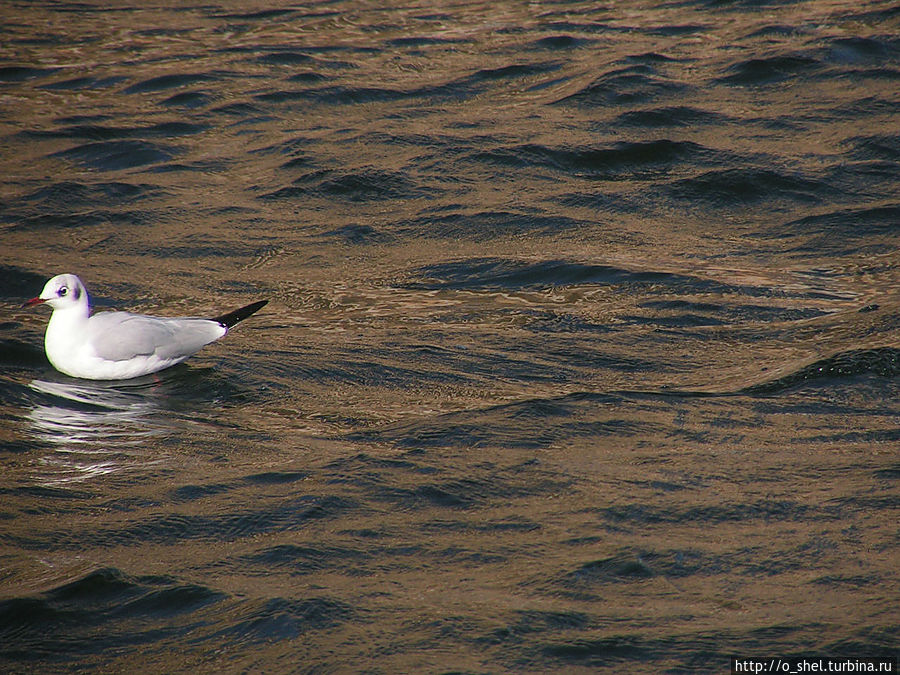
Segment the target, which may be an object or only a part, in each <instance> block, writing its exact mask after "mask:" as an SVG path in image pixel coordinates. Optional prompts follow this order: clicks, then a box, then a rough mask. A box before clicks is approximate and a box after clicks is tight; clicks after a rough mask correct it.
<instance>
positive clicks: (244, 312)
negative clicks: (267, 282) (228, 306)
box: [213, 300, 269, 328]
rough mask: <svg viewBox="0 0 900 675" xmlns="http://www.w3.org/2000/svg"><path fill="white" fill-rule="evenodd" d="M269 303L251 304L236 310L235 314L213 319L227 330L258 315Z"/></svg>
mask: <svg viewBox="0 0 900 675" xmlns="http://www.w3.org/2000/svg"><path fill="white" fill-rule="evenodd" d="M267 302H269V301H268V300H260V301H259V302H253V303H250V304H249V305H246V306H245V307H241V308H240V309H236V310H234V311H233V312H228V314H223V315H222V316H217V317H216V318H214V319H213V321H215V322H216V323H218V324H220V325H222V326H224V327H225V328H231V327H232V326H233V325H234V324H236V323H238V322H240V321H243V320H244V319H246V318H247V317H248V316H250V315H251V314H256V313H257V312H258V311H259V310H260V309H262V307H263V306H264V305H265V304H266V303H267Z"/></svg>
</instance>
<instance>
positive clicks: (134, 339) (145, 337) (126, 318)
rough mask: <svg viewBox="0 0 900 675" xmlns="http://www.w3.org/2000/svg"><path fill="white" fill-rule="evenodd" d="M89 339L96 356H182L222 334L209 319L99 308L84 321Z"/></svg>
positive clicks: (124, 358) (166, 357) (125, 358)
mask: <svg viewBox="0 0 900 675" xmlns="http://www.w3.org/2000/svg"><path fill="white" fill-rule="evenodd" d="M88 331H89V339H90V342H91V344H92V345H93V347H94V351H95V352H96V353H97V356H100V357H101V358H104V359H108V360H110V361H127V360H128V359H132V358H134V357H136V356H151V355H154V354H155V355H156V356H157V357H159V358H161V359H179V358H185V357H188V356H190V355H191V354H193V353H194V352H196V351H197V350H199V349H200V348H201V347H203V346H204V345H208V344H209V343H210V342H213V341H214V340H217V339H218V338H220V337H222V336H223V335H224V334H225V328H224V327H223V326H221V325H219V324H218V323H216V322H215V321H210V320H209V319H164V318H161V317H155V316H143V315H141V314H130V313H128V312H101V313H99V314H94V315H93V316H92V317H91V318H90V320H89V321H88Z"/></svg>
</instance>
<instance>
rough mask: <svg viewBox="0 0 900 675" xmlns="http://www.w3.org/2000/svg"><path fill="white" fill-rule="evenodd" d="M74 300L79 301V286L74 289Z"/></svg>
mask: <svg viewBox="0 0 900 675" xmlns="http://www.w3.org/2000/svg"><path fill="white" fill-rule="evenodd" d="M75 299H76V300H81V288H80V287H79V286H76V287H75Z"/></svg>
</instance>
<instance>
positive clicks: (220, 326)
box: [22, 274, 268, 380]
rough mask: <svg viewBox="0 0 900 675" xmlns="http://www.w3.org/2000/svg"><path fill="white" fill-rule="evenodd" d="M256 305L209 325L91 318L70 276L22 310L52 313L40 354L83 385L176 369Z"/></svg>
mask: <svg viewBox="0 0 900 675" xmlns="http://www.w3.org/2000/svg"><path fill="white" fill-rule="evenodd" d="M267 302H268V300H260V301H259V302H254V303H252V304H249V305H247V306H245V307H241V308H240V309H236V310H234V311H233V312H229V313H228V314H223V315H222V316H219V317H216V318H214V319H198V318H188V317H184V318H167V317H158V316H147V315H146V314H132V313H130V312H100V313H98V314H94V315H91V304H90V300H89V299H88V293H87V289H86V288H85V287H84V284H83V283H81V279H79V278H78V277H77V276H75V275H74V274H60V275H58V276H55V277H53V278H52V279H50V281H48V282H47V284H46V285H45V286H44V290H43V291H41V294H40V295H39V296H38V297H36V298H32V299H31V300H29V301H28V302H26V303H25V304H24V305H22V306H23V307H33V306H35V305H41V304H44V303H46V304H48V305H50V307H52V308H53V314H51V315H50V322H49V323H48V324H47V332H46V334H45V335H44V350H45V351H46V352H47V358H48V359H49V360H50V363H51V364H53V367H54V368H56V369H57V370H58V371H60V372H61V373H65V374H66V375H71V376H72V377H78V378H83V379H88V380H127V379H130V378H133V377H140V376H141V375H147V374H149V373H155V372H157V371H159V370H162V369H163V368H168V367H170V366H174V365H175V364H176V363H181V362H182V361H184V360H185V359H186V358H188V357H189V356H191V355H192V354H194V353H195V352H197V351H199V350H200V348H201V347H204V346H206V345H208V344H209V343H210V342H214V341H216V340H218V339H219V338H220V337H222V336H223V335H225V333H227V332H228V330H229V329H230V328H231V327H232V326H234V325H235V324H236V323H238V322H239V321H243V320H244V319H246V318H247V317H248V316H250V315H251V314H254V313H255V312H257V311H259V309H260V308H262V306H263V305H265V304H266V303H267Z"/></svg>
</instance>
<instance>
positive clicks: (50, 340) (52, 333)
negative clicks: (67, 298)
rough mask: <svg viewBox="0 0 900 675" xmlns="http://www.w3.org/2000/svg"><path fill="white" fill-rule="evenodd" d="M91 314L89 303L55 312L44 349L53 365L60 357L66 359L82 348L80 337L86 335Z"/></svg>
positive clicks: (46, 334) (48, 328)
mask: <svg viewBox="0 0 900 675" xmlns="http://www.w3.org/2000/svg"><path fill="white" fill-rule="evenodd" d="M90 314H91V308H90V306H89V305H88V303H87V302H80V303H78V304H75V305H70V306H68V307H63V308H62V309H54V310H53V314H52V315H50V322H49V323H48V324H47V332H46V333H45V334H44V348H45V349H46V351H47V358H49V359H50V362H51V363H53V364H54V365H56V362H57V361H58V360H59V358H60V357H61V358H63V359H65V355H66V354H67V353H68V352H70V351H72V349H73V348H75V347H80V346H81V344H82V341H81V340H79V339H78V337H79V336H81V335H84V332H85V324H86V323H87V320H88V318H89V317H90Z"/></svg>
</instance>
